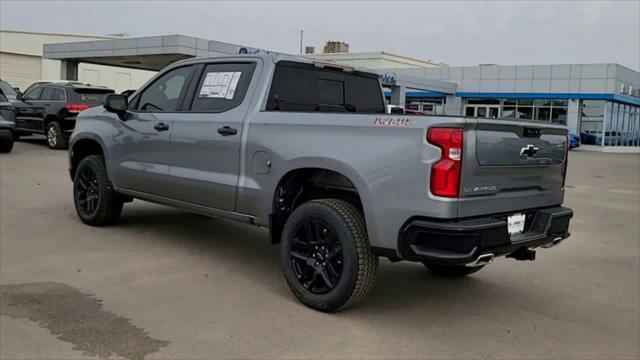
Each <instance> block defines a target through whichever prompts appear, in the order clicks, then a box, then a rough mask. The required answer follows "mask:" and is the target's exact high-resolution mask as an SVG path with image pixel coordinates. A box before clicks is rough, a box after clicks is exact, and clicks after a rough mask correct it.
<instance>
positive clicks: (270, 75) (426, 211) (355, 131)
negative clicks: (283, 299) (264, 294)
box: [69, 54, 573, 311]
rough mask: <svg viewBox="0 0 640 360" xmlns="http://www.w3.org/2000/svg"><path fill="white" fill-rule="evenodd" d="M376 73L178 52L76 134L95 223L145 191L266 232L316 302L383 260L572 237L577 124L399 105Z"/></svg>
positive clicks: (440, 270)
mask: <svg viewBox="0 0 640 360" xmlns="http://www.w3.org/2000/svg"><path fill="white" fill-rule="evenodd" d="M385 109H386V106H385V100H384V97H383V91H382V88H381V86H380V83H379V81H378V76H377V75H376V74H373V73H367V72H364V71H357V70H355V69H352V68H349V67H344V66H339V65H334V64H328V63H319V62H313V61H311V60H306V59H301V58H296V57H290V56H284V55H273V54H267V55H247V56H237V57H224V58H197V59H189V60H184V61H179V62H176V63H174V64H172V65H170V66H168V67H166V68H165V69H164V70H162V71H161V72H159V73H158V74H157V75H156V76H155V77H154V78H153V79H151V80H150V81H149V82H148V83H147V84H145V85H144V86H143V87H142V88H140V89H139V90H138V91H136V92H135V93H133V94H132V95H130V96H129V97H125V96H123V95H115V94H114V95H108V96H107V98H106V99H105V102H104V106H103V107H102V106H101V107H95V108H91V109H89V110H86V111H84V112H82V113H81V114H80V116H79V117H78V120H77V123H76V127H75V130H74V131H73V134H72V136H71V139H70V150H69V164H70V175H71V178H72V180H73V184H74V186H73V198H74V203H75V207H76V210H77V213H78V216H79V217H80V219H81V220H82V221H83V222H84V223H86V224H89V225H94V226H99V225H108V224H112V223H114V222H115V221H117V219H118V217H119V216H120V213H121V211H122V208H123V204H124V203H126V202H129V201H132V200H133V199H134V198H135V199H142V200H147V201H151V202H155V203H159V204H164V205H169V206H175V207H179V208H182V209H185V210H188V211H192V212H196V213H200V214H204V215H208V216H213V217H224V218H228V219H234V220H238V221H242V222H246V223H248V224H252V225H257V226H264V227H268V228H269V229H270V236H271V241H272V242H273V243H274V244H275V243H280V244H281V246H280V248H281V254H282V266H283V269H284V277H285V279H286V281H287V283H288V285H289V287H290V288H291V290H292V292H293V293H294V294H295V296H296V297H297V298H298V299H299V300H300V301H301V302H302V303H304V304H305V305H307V306H309V307H312V308H314V309H318V310H322V311H335V310H338V309H342V308H345V307H347V306H350V305H353V304H355V303H357V302H358V301H360V300H361V299H363V298H364V297H365V296H366V295H367V294H368V293H369V292H370V290H371V289H372V288H373V284H374V281H375V274H376V268H377V265H378V257H380V256H382V257H386V258H388V259H390V260H392V261H399V260H409V261H416V262H422V263H423V264H424V265H425V266H426V267H427V268H428V269H429V271H431V272H432V273H434V274H437V275H442V276H449V277H456V276H464V275H468V274H471V273H474V272H476V271H478V270H480V269H481V268H482V267H483V266H485V265H487V264H489V263H491V261H492V260H493V258H494V257H496V256H504V255H506V256H507V257H511V258H514V259H516V260H533V259H534V258H535V251H536V249H537V248H541V247H543V248H546V247H551V246H554V245H556V244H558V243H559V242H561V241H562V240H564V239H565V238H567V237H568V236H569V231H568V228H569V221H570V219H571V217H572V214H573V213H572V211H571V210H570V209H567V208H565V207H562V206H561V204H562V202H563V198H564V180H565V174H566V170H567V129H566V128H564V127H562V126H555V125H550V124H548V123H539V122H522V121H506V120H495V119H494V120H489V119H478V118H464V117H445V116H440V117H436V116H405V115H391V114H387V113H386V111H385Z"/></svg>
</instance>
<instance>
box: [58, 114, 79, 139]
mask: <svg viewBox="0 0 640 360" xmlns="http://www.w3.org/2000/svg"><path fill="white" fill-rule="evenodd" d="M60 125H61V126H62V131H64V132H65V134H66V135H71V133H72V132H73V128H75V127H76V117H75V116H68V117H65V118H64V119H63V120H62V123H61V124H60Z"/></svg>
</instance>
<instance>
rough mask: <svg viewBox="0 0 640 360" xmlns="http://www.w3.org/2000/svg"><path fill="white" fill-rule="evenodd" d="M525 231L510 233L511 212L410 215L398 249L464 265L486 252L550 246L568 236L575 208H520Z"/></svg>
mask: <svg viewBox="0 0 640 360" xmlns="http://www.w3.org/2000/svg"><path fill="white" fill-rule="evenodd" d="M519 213H522V214H525V215H526V220H525V230H524V232H523V233H522V234H517V235H510V234H509V232H508V230H507V217H508V216H509V215H512V214H511V213H509V214H496V215H491V216H486V217H478V218H471V219H463V220H457V221H446V220H444V221H443V220H439V219H421V218H418V219H410V220H409V221H407V223H405V225H404V226H403V227H402V229H401V230H400V234H399V236H398V251H399V253H400V255H401V257H402V258H403V259H406V260H411V261H422V262H427V263H434V264H444V265H464V264H469V263H472V262H473V261H475V260H476V259H478V257H479V256H481V255H485V254H493V255H495V256H501V255H507V254H512V253H514V252H516V251H518V250H521V249H532V248H537V247H542V246H551V245H554V244H556V243H558V242H559V241H562V240H564V239H566V238H567V237H569V222H570V220H571V217H572V216H573V211H572V210H571V209H569V208H565V207H561V206H556V207H550V208H543V209H533V210H527V211H521V212H519Z"/></svg>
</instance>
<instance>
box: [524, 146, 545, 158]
mask: <svg viewBox="0 0 640 360" xmlns="http://www.w3.org/2000/svg"><path fill="white" fill-rule="evenodd" d="M538 150H540V148H538V147H537V146H535V145H531V144H529V145H527V146H525V147H523V148H522V149H520V156H528V157H532V156H534V155H535V154H537V153H538Z"/></svg>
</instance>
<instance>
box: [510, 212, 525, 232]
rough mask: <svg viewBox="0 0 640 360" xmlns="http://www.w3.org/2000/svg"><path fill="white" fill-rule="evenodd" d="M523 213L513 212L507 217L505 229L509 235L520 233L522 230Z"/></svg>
mask: <svg viewBox="0 0 640 360" xmlns="http://www.w3.org/2000/svg"><path fill="white" fill-rule="evenodd" d="M525 218H526V217H525V215H524V214H513V215H511V216H508V217H507V230H508V231H509V235H517V234H522V232H523V231H524V221H525Z"/></svg>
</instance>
